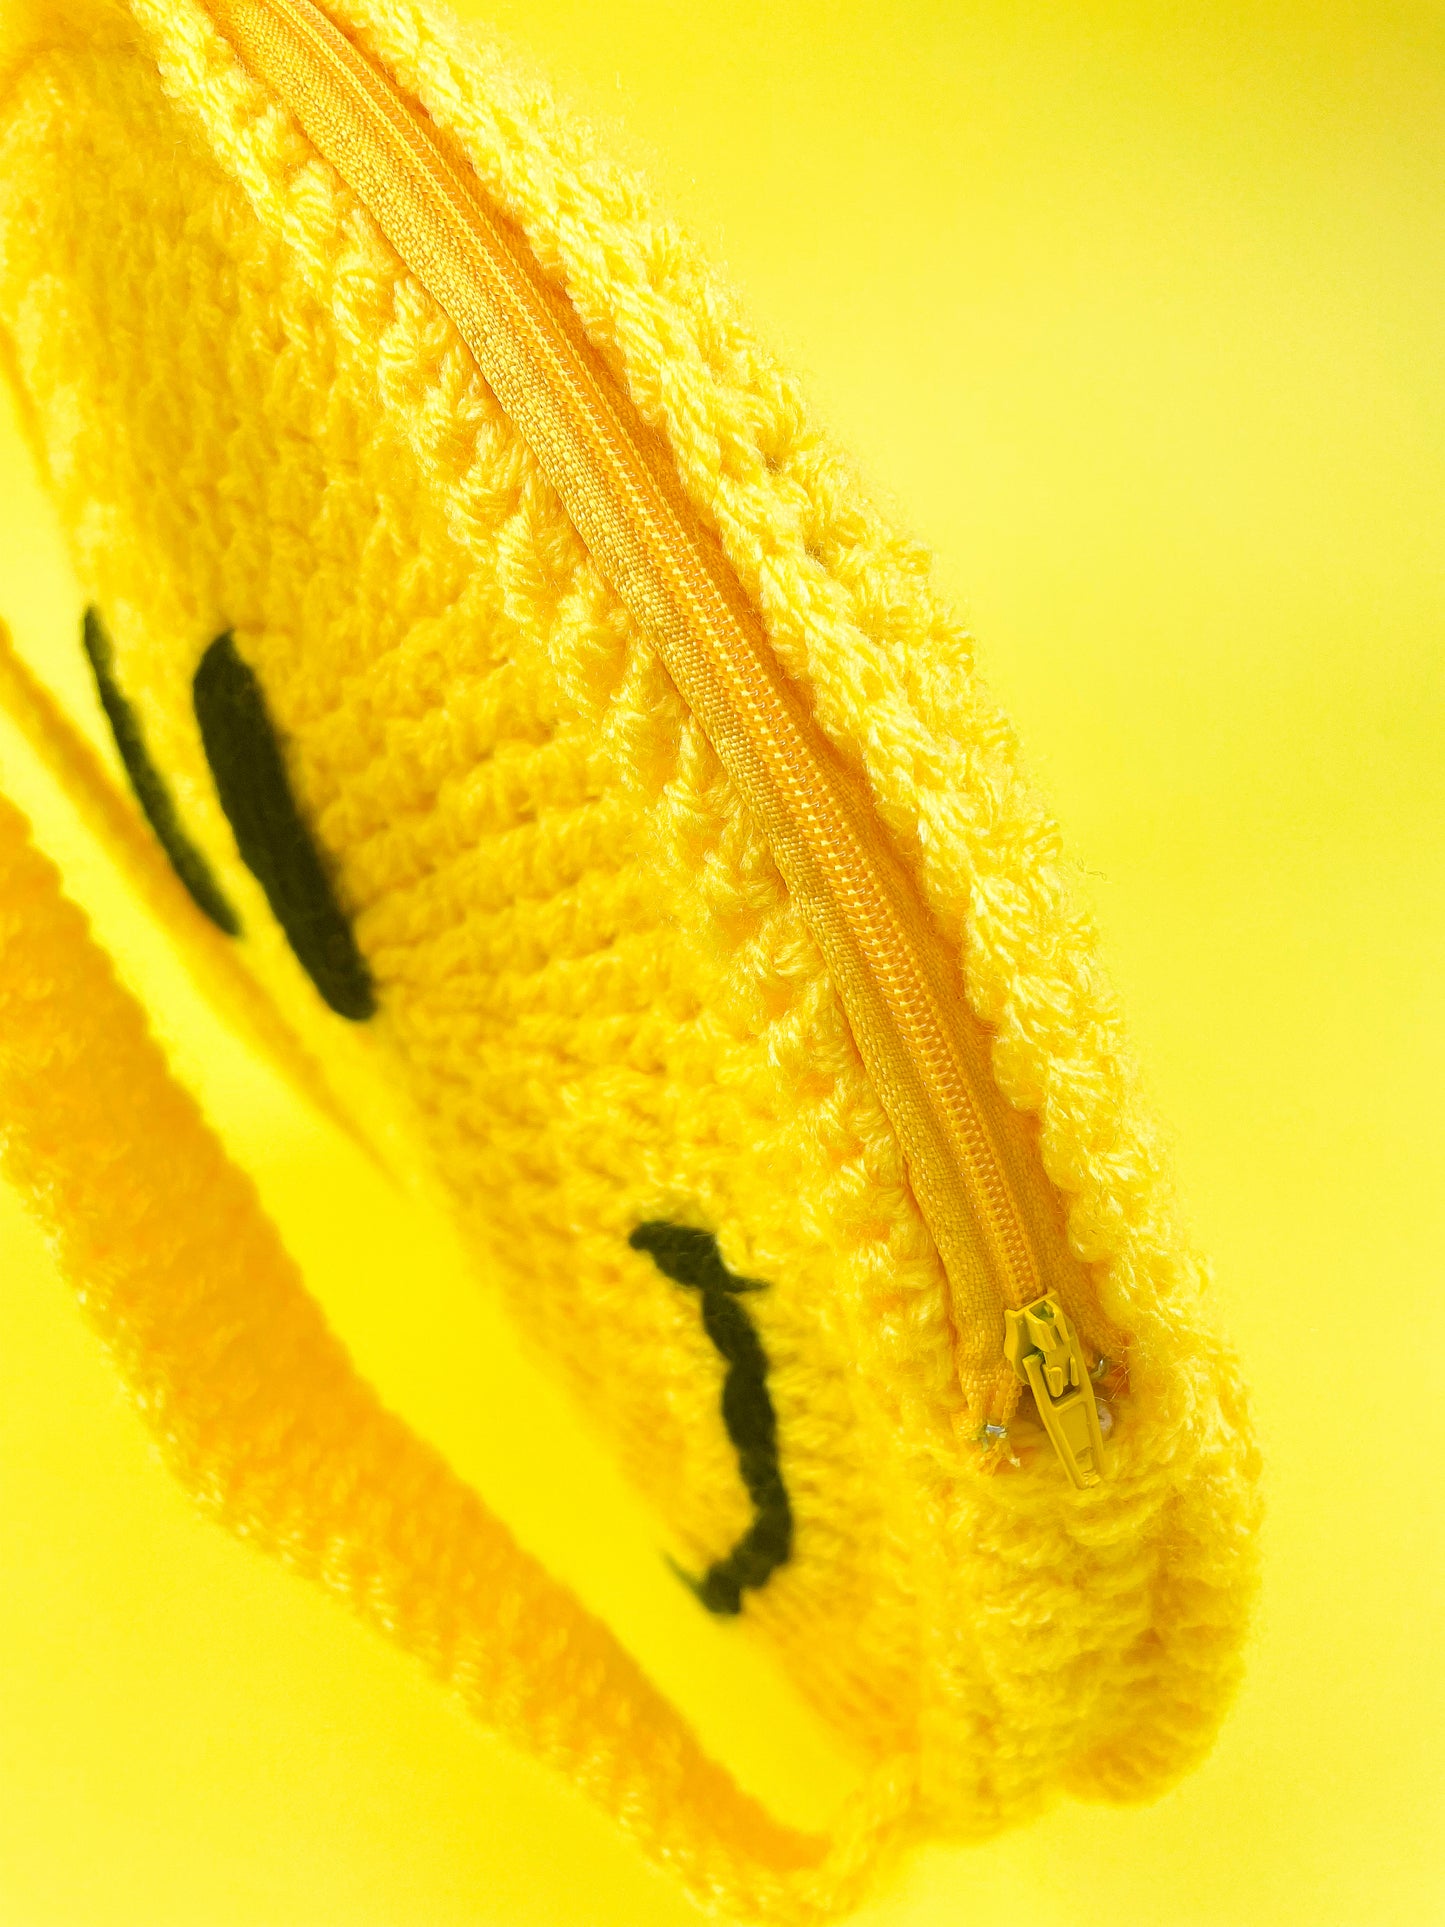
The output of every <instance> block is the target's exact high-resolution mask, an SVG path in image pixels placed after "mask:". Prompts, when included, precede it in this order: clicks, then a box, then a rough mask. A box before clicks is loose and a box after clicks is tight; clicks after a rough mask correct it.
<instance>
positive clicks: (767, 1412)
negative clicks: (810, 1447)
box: [628, 1221, 793, 1613]
mask: <svg viewBox="0 0 1445 1927" xmlns="http://www.w3.org/2000/svg"><path fill="white" fill-rule="evenodd" d="M628 1243H629V1244H630V1245H631V1246H632V1248H633V1250H634V1251H646V1252H649V1253H650V1254H651V1256H652V1261H653V1263H654V1264H655V1265H656V1266H657V1268H658V1270H659V1271H660V1272H662V1273H663V1274H664V1276H666V1277H668V1278H671V1279H672V1280H673V1281H674V1283H676V1284H679V1285H687V1286H689V1287H690V1288H691V1289H692V1290H694V1291H697V1292H700V1293H701V1294H702V1322H703V1329H704V1330H705V1331H706V1333H707V1335H708V1337H709V1338H710V1339H711V1340H712V1342H713V1344H714V1345H715V1346H716V1347H717V1349H718V1351H719V1352H720V1353H721V1354H722V1357H723V1358H724V1360H725V1361H726V1363H727V1368H728V1369H727V1374H726V1376H725V1377H724V1379H723V1389H722V1415H723V1423H724V1425H726V1427H727V1433H728V1437H729V1438H730V1439H731V1440H732V1442H733V1446H734V1448H735V1450H736V1452H737V1455H738V1471H739V1472H740V1473H741V1474H742V1480H743V1484H744V1485H745V1486H746V1487H747V1489H748V1497H749V1498H750V1499H751V1500H752V1502H753V1523H752V1524H751V1525H750V1526H749V1527H748V1529H747V1531H746V1532H745V1533H744V1534H743V1536H742V1538H741V1539H739V1540H738V1542H737V1544H736V1545H735V1546H734V1547H733V1549H732V1551H731V1552H730V1553H728V1555H727V1556H726V1558H723V1559H718V1560H715V1561H714V1563H713V1564H712V1565H710V1566H709V1567H708V1569H707V1571H706V1572H705V1573H704V1574H703V1576H702V1578H701V1579H693V1578H690V1577H689V1576H688V1574H686V1573H684V1574H682V1577H683V1578H684V1579H686V1580H687V1583H688V1585H689V1586H691V1587H692V1589H693V1591H694V1592H695V1593H696V1594H697V1596H698V1598H699V1599H700V1600H701V1601H702V1603H703V1605H704V1606H706V1607H707V1609H708V1611H709V1612H714V1613H740V1612H741V1611H742V1609H743V1593H744V1592H745V1591H756V1590H757V1589H758V1588H759V1587H760V1586H765V1585H766V1584H767V1583H768V1580H769V1579H770V1578H771V1577H772V1575H773V1573H774V1571H775V1570H776V1569H777V1567H779V1566H781V1565H783V1564H784V1563H785V1562H786V1560H787V1559H788V1558H789V1557H790V1555H791V1553H792V1550H793V1508H792V1506H791V1504H790V1503H789V1500H788V1490H787V1487H786V1486H785V1485H784V1484H783V1474H782V1469H781V1467H780V1466H779V1464H778V1420H777V1414H776V1413H775V1412H774V1410H773V1401H772V1397H771V1395H770V1394H769V1391H768V1356H767V1353H766V1352H765V1351H764V1350H763V1345H762V1340H761V1339H760V1338H759V1337H758V1334H757V1330H756V1328H755V1327H754V1325H753V1321H752V1320H751V1319H750V1318H749V1317H748V1315H747V1312H746V1311H745V1310H744V1309H743V1307H742V1306H741V1305H740V1304H739V1303H738V1295H739V1294H740V1293H741V1292H745V1291H763V1290H765V1289H766V1287H765V1286H764V1285H762V1284H761V1283H759V1281H758V1280H757V1279H755V1278H735V1277H734V1276H733V1274H732V1273H731V1272H730V1271H729V1270H728V1268H727V1266H726V1265H725V1264H724V1263H723V1261H722V1256H721V1254H720V1252H719V1251H718V1248H717V1239H716V1238H715V1237H713V1235H712V1233H711V1232H710V1231H694V1230H693V1229H692V1228H691V1227H690V1226H687V1225H680V1224H664V1223H661V1222H656V1221H654V1222H652V1223H649V1224H640V1225H639V1226H638V1227H637V1229H636V1230H635V1231H634V1232H633V1233H632V1236H631V1237H630V1238H629V1239H628Z"/></svg>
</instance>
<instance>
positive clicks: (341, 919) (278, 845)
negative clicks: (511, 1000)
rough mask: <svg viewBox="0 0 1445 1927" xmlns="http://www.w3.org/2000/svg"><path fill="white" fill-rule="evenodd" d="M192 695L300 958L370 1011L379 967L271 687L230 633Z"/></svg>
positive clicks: (360, 1011)
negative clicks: (355, 917) (332, 868)
mask: <svg viewBox="0 0 1445 1927" xmlns="http://www.w3.org/2000/svg"><path fill="white" fill-rule="evenodd" d="M191 694H192V699H193V700H194V702H195V706H196V721H197V722H198V723H199V724H200V727H201V741H202V742H203V743H204V744H205V748H206V757H207V760H208V761H209V762H210V765H211V774H212V775H213V776H214V777H215V779H216V793H217V794H218V796H219V797H220V799H221V808H222V809H223V810H224V811H225V812H226V815H227V817H228V818H229V819H230V824H231V828H232V830H233V831H234V832H235V836H236V847H237V849H239V851H240V852H241V856H242V859H243V860H244V862H245V864H246V866H247V868H248V869H249V870H251V871H252V873H253V874H254V875H255V877H256V880H257V882H258V883H259V884H260V885H261V888H262V889H263V890H264V891H265V892H266V901H267V902H268V903H269V904H270V906H271V909H272V911H273V912H274V913H275V916H276V921H277V922H278V923H279V924H280V925H281V928H282V929H283V930H284V931H285V932H286V937H287V940H288V941H289V943H290V945H291V948H292V949H293V950H294V951H295V953H296V956H297V960H298V961H299V962H300V964H301V965H302V967H303V969H304V970H305V971H306V973H307V975H308V976H309V977H310V978H311V981H312V983H314V984H315V986H316V988H317V989H318V990H319V991H320V992H321V995H322V996H323V997H324V998H325V999H326V1001H327V1003H328V1004H330V1006H331V1008H332V1009H333V1010H334V1011H336V1012H337V1013H338V1014H339V1015H340V1016H342V1017H350V1018H352V1019H353V1020H360V1019H361V1018H364V1017H370V1016H371V1014H372V1013H373V1011H374V1010H375V1009H376V997H375V993H374V991H373V989H372V983H371V973H370V971H369V970H368V969H367V967H366V960H365V958H364V957H363V956H362V954H361V952H360V951H359V950H358V949H357V947H356V938H355V937H354V936H353V935H352V931H351V925H350V924H349V923H348V922H347V920H346V915H345V912H344V911H343V910H342V908H341V906H340V904H339V903H338V902H337V901H336V897H335V894H334V893H333V891H332V888H331V883H330V879H329V878H328V877H327V875H326V871H325V870H324V868H323V867H322V863H321V857H320V855H319V853H318V852H317V849H316V845H315V844H314V843H313V842H312V841H311V837H310V834H309V832H308V831H307V828H306V825H305V824H304V823H303V822H302V820H301V813H300V811H299V810H298V809H297V807H296V799H295V798H294V797H293V796H292V794H291V785H290V783H289V781H288V780H287V776H286V765H285V763H284V762H283V761H282V758H281V747H280V745H279V743H278V742H277V741H276V734H275V731H274V730H273V729H272V727H271V719H270V717H269V716H268V715H267V713H266V699H265V697H264V696H263V695H262V694H261V685H260V684H259V683H258V682H257V680H256V678H255V676H254V674H253V673H252V671H251V670H250V668H249V667H248V666H247V664H246V663H244V662H243V661H242V660H241V658H240V656H239V655H238V654H237V653H236V644H235V641H234V639H233V638H232V636H231V635H230V633H229V632H228V633H227V634H225V635H221V636H217V637H216V640H215V641H214V642H213V643H212V644H211V646H210V648H209V649H207V651H206V653H205V655H204V656H202V658H201V665H200V667H199V669H197V671H196V675H195V681H194V683H193V684H192V690H191Z"/></svg>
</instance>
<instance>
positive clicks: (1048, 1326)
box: [1003, 1296, 1104, 1487]
mask: <svg viewBox="0 0 1445 1927" xmlns="http://www.w3.org/2000/svg"><path fill="white" fill-rule="evenodd" d="M1004 1321H1005V1329H1004V1341H1003V1351H1004V1357H1005V1358H1006V1359H1007V1360H1008V1362H1009V1364H1010V1365H1012V1366H1013V1368H1014V1371H1015V1372H1016V1373H1017V1374H1018V1376H1019V1377H1020V1378H1021V1379H1022V1380H1023V1382H1024V1384H1025V1385H1027V1386H1028V1388H1029V1390H1030V1391H1031V1392H1032V1393H1033V1395H1034V1403H1035V1405H1037V1406H1038V1408H1039V1417H1040V1418H1041V1419H1042V1420H1043V1422H1044V1430H1045V1431H1046V1432H1047V1433H1048V1435H1049V1437H1050V1438H1051V1439H1052V1440H1053V1445H1054V1450H1055V1451H1056V1452H1057V1453H1058V1455H1059V1457H1060V1458H1061V1459H1062V1460H1063V1465H1064V1470H1065V1471H1066V1472H1067V1473H1068V1475H1069V1482H1070V1484H1072V1485H1075V1486H1079V1487H1083V1486H1086V1485H1097V1484H1098V1483H1099V1480H1100V1479H1101V1478H1102V1476H1103V1472H1104V1438H1103V1434H1102V1433H1101V1432H1100V1430H1099V1408H1098V1406H1097V1405H1096V1404H1095V1403H1094V1388H1093V1386H1092V1384H1091V1383H1090V1382H1089V1372H1088V1367H1087V1366H1086V1365H1085V1363H1084V1354H1083V1350H1082V1348H1081V1347H1080V1345H1079V1340H1078V1336H1077V1334H1076V1333H1075V1331H1074V1328H1073V1326H1072V1325H1071V1324H1070V1323H1069V1321H1068V1318H1067V1317H1066V1316H1065V1314H1064V1308H1063V1306H1062V1305H1061V1304H1060V1303H1059V1301H1058V1299H1057V1298H1054V1297H1051V1296H1045V1297H1043V1298H1036V1299H1035V1300H1034V1302H1033V1303H1032V1304H1031V1305H1025V1306H1024V1308H1023V1310H1022V1311H1005V1313H1004Z"/></svg>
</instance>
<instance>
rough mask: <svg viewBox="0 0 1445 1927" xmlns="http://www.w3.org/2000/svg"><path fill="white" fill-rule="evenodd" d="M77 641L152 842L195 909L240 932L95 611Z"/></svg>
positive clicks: (226, 928)
mask: <svg viewBox="0 0 1445 1927" xmlns="http://www.w3.org/2000/svg"><path fill="white" fill-rule="evenodd" d="M81 639H82V641H83V643H84V645H85V653H86V655H87V656H88V657H89V658H90V666H91V668H92V670H94V672H95V686H96V689H97V691H98V692H99V695H100V706H101V708H102V709H103V710H104V711H105V714H106V720H107V721H108V722H109V724H110V728H111V734H112V735H113V736H114V737H115V746H116V748H117V749H118V750H119V751H120V760H121V762H122V763H123V764H124V765H125V773H126V775H127V776H128V777H129V778H130V786H131V788H132V789H133V790H134V791H135V795H136V801H137V802H138V803H139V804H140V806H141V808H142V809H143V810H144V811H145V814H146V818H147V820H148V821H149V823H150V826H151V828H152V829H153V830H154V831H155V833H156V841H157V842H158V843H159V844H160V846H161V848H162V849H163V850H164V851H165V853H166V855H167V856H168V857H169V858H170V860H171V868H172V869H173V870H174V871H175V873H176V875H177V876H178V877H179V878H180V880H181V882H182V883H183V884H184V885H185V886H186V888H187V890H189V891H190V893H191V897H192V899H193V900H194V902H195V903H196V905H197V907H198V908H199V909H201V910H204V911H205V913H206V915H207V916H208V917H209V918H210V919H211V922H212V923H214V924H216V925H218V926H219V927H220V928H221V929H222V930H224V931H225V933H226V935H227V936H228V937H238V936H240V934H241V919H240V918H239V917H238V916H237V915H236V912H235V911H234V910H233V909H232V908H231V905H230V904H229V903H228V902H227V900H226V897H225V894H224V892H223V891H222V889H221V886H220V884H219V883H217V881H216V879H215V877H214V876H213V875H212V874H211V866H210V864H209V863H207V861H206V859H205V857H204V856H202V854H201V852H200V851H199V850H198V849H197V848H196V846H195V844H194V843H192V841H191V839H190V838H189V837H188V836H187V835H186V833H185V831H184V830H183V829H182V828H181V819H180V816H179V814H178V812H177V810H176V804H175V798H174V797H173V796H172V795H171V792H170V788H169V786H168V784H167V783H166V779H165V778H164V777H163V776H162V775H161V773H160V771H159V770H158V769H157V768H156V766H155V764H154V763H153V762H152V761H151V758H150V751H149V750H148V749H147V748H146V741H145V732H144V731H143V730H142V728H141V724H140V717H139V716H137V714H136V713H135V711H134V710H133V709H132V708H131V706H130V704H129V703H128V702H127V700H126V698H125V696H124V694H123V693H122V691H121V687H120V684H119V683H118V682H117V681H116V679H115V651H114V649H113V648H112V646H111V640H110V637H109V636H108V635H107V634H106V631H105V626H104V624H103V623H102V622H101V619H100V615H99V613H98V612H97V611H96V610H95V609H87V610H86V612H85V622H84V625H83V626H82V629H81Z"/></svg>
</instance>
